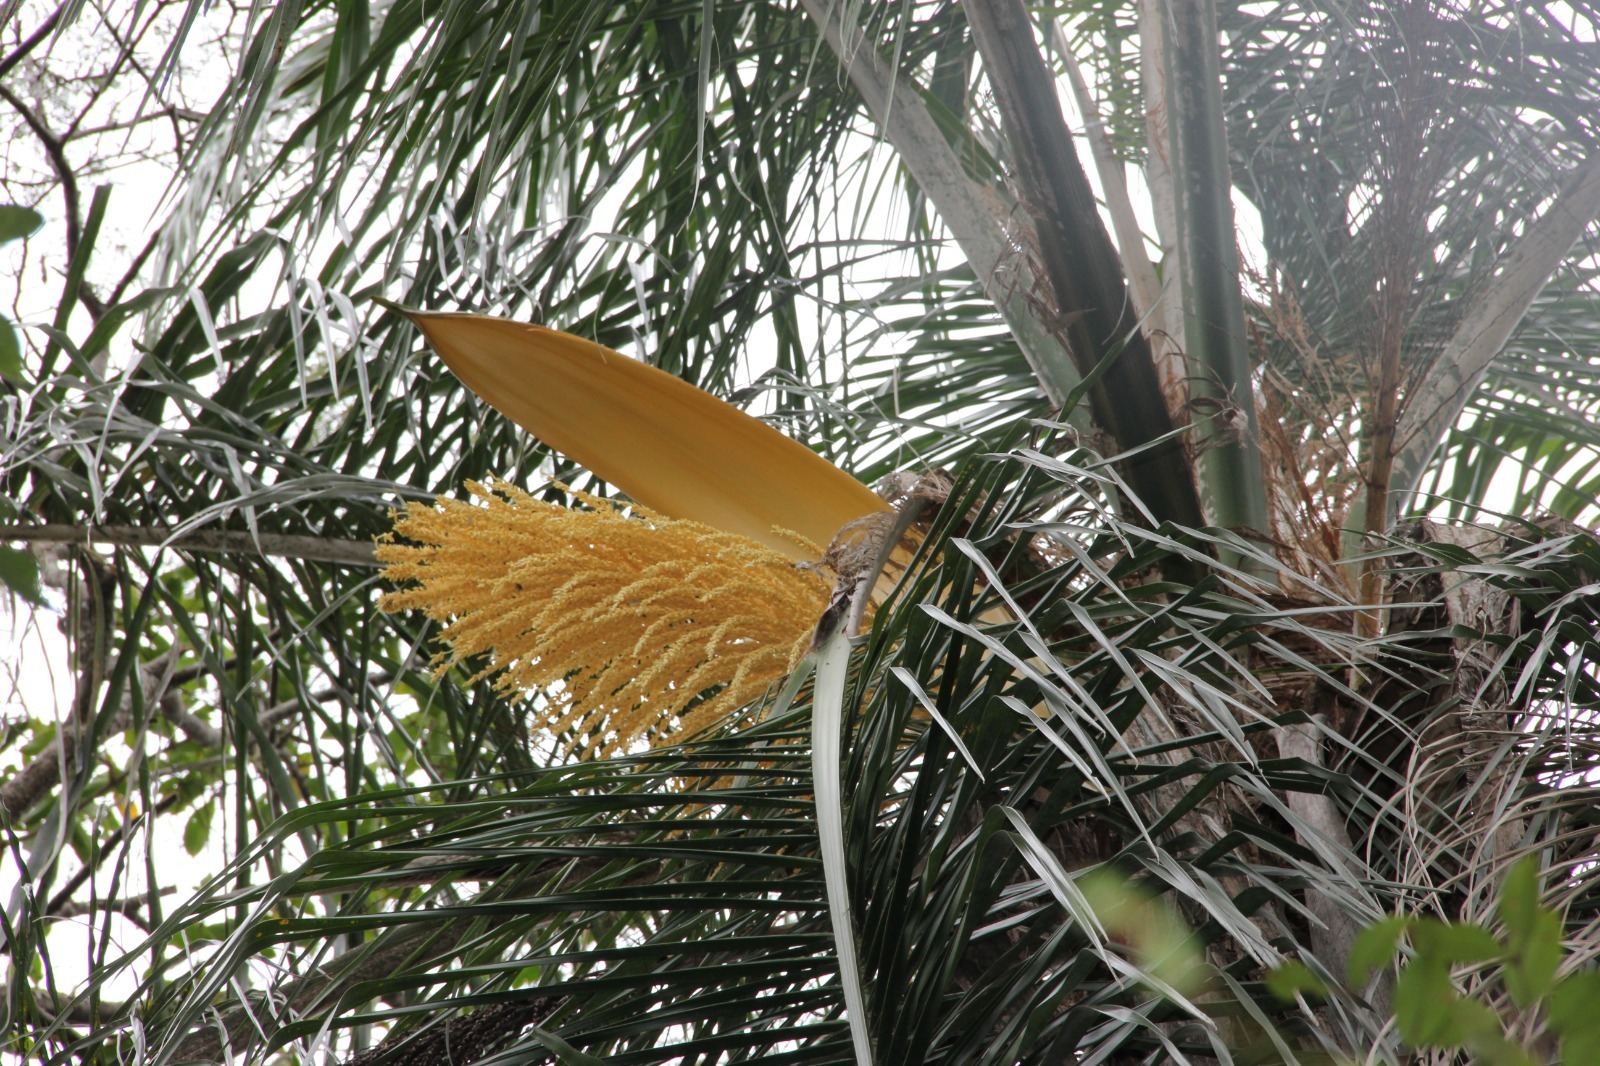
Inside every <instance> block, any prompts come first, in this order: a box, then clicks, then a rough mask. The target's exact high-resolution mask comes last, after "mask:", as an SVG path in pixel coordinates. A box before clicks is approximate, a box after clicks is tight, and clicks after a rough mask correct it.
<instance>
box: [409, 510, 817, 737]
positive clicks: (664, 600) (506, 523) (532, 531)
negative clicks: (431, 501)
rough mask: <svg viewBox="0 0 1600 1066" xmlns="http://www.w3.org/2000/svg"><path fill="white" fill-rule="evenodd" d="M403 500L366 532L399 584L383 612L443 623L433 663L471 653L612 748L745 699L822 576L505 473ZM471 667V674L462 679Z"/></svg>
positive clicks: (557, 723) (803, 621)
mask: <svg viewBox="0 0 1600 1066" xmlns="http://www.w3.org/2000/svg"><path fill="white" fill-rule="evenodd" d="M467 488H468V490H469V491H470V492H471V493H472V495H473V496H474V497H475V498H476V501H477V502H476V503H470V502H466V501H461V500H449V499H443V498H441V499H439V500H438V501H437V502H436V503H435V505H434V506H433V507H412V508H410V509H408V510H407V511H406V512H405V513H404V515H402V516H400V517H399V518H398V519H397V520H396V522H395V533H396V534H398V535H399V537H402V538H404V539H405V540H406V541H410V542H413V543H409V544H408V543H403V542H402V541H400V540H397V539H395V537H393V536H388V537H384V538H383V539H382V540H381V541H380V543H379V545H378V560H379V561H380V562H382V563H383V564H385V566H386V569H385V570H384V576H385V577H387V578H388V579H389V580H391V581H394V582H396V583H401V584H405V583H415V584H414V586H413V587H411V588H405V589H402V590H401V591H399V592H393V593H390V594H388V595H386V596H385V597H384V599H383V608H384V609H385V610H389V611H399V610H406V609H409V608H418V609H421V610H422V611H424V612H426V613H427V615H428V617H430V618H432V619H434V620H435V621H438V622H442V623H445V628H444V632H443V636H444V639H445V640H446V641H447V642H448V643H449V645H450V651H449V652H447V653H444V654H442V655H441V656H439V658H438V660H436V665H437V666H438V669H439V670H441V671H443V670H444V669H447V668H448V667H450V666H452V665H454V664H455V663H458V662H461V661H462V660H465V659H469V658H472V657H474V656H478V655H487V656H488V660H489V661H488V666H487V667H486V668H485V669H483V670H482V671H481V672H480V673H479V674H478V675H476V676H477V677H484V676H487V675H490V674H495V673H498V674H499V677H498V678H497V680H496V684H497V685H498V686H499V687H500V688H501V689H502V690H505V691H513V690H521V691H526V692H538V693H541V694H543V696H544V698H545V699H546V700H547V701H548V704H549V707H550V708H551V710H552V712H553V717H552V721H551V722H550V730H551V732H552V733H553V734H554V735H555V736H556V737H557V738H558V739H559V740H560V742H561V743H562V744H564V745H565V746H566V747H567V748H568V749H569V750H570V751H572V752H574V753H578V754H600V753H605V752H612V751H625V750H627V749H628V748H629V747H630V746H631V745H632V744H633V743H634V742H635V741H638V740H639V739H641V738H645V737H649V738H651V739H654V738H656V737H659V736H662V735H665V734H668V733H672V732H676V731H679V730H693V729H697V728H699V727H700V726H702V725H705V724H707V723H709V722H711V721H713V720H714V719H716V718H717V717H719V716H721V715H724V714H727V713H728V712H730V711H733V710H735V709H737V708H738V707H741V706H743V705H744V704H746V703H749V702H750V701H751V700H754V699H756V698H758V697H759V696H760V695H761V694H762V693H763V692H764V691H766V689H767V688H768V686H769V685H771V683H772V682H773V681H775V680H776V679H777V678H779V677H781V676H782V675H783V674H784V673H786V672H787V671H788V669H789V668H790V666H791V665H792V663H793V661H794V660H795V659H797V658H798V656H799V654H800V652H802V651H803V650H804V646H805V641H806V640H807V639H808V638H809V636H810V633H811V627H812V626H813V625H814V624H815V622H816V619H817V617H818V615H819V614H820V613H821V612H822V609H823V607H824V606H825V605H826V603H827V598H828V592H829V589H830V584H829V582H828V581H826V580H824V579H823V578H822V577H821V576H819V575H817V574H816V573H814V572H808V571H806V570H803V569H799V568H797V567H796V566H795V565H794V564H793V563H791V562H790V561H789V560H788V559H786V558H784V557H783V556H782V555H779V554H778V553H777V552H775V551H773V550H772V549H770V548H767V547H765V546H763V545H761V544H758V543H756V542H755V541H752V540H749V539H747V538H745V537H741V536H737V535H735V534H732V533H724V532H722V531H720V530H716V529H713V528H711V527H710V526H705V525H701V524H699V523H697V522H686V521H680V520H676V519H671V518H665V517H663V516H661V515H657V514H654V513H652V512H649V511H646V510H644V509H643V508H639V507H634V508H632V514H631V515H629V514H624V513H623V512H622V511H620V510H619V509H618V508H617V506H616V505H614V504H612V503H610V502H608V501H606V500H601V499H597V498H595V497H593V496H589V495H586V494H583V493H574V494H573V495H574V497H575V499H576V500H577V501H578V502H579V503H581V504H583V505H584V506H585V508H586V509H583V510H578V509H569V508H566V507H559V506H556V505H554V504H550V503H545V502H543V501H541V500H537V499H535V498H534V497H532V496H530V495H528V494H527V493H525V492H522V491H520V490H518V489H516V488H513V487H511V486H507V485H496V486H494V488H493V489H488V488H485V487H484V486H482V485H479V484H477V483H475V482H468V483H467ZM475 679H476V678H475Z"/></svg>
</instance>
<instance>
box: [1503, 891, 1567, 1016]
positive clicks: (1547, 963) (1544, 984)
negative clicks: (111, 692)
mask: <svg viewBox="0 0 1600 1066" xmlns="http://www.w3.org/2000/svg"><path fill="white" fill-rule="evenodd" d="M1520 939H1521V943H1516V942H1515V941H1513V944H1512V947H1511V950H1510V952H1509V953H1508V957H1507V959H1506V964H1505V981H1506V988H1507V989H1509V990H1510V992H1511V997H1512V999H1514V1000H1515V1001H1516V1003H1517V1006H1519V1007H1522V1008H1524V1009H1526V1008H1529V1007H1532V1006H1533V1005H1534V1004H1535V1003H1537V1002H1538V1001H1539V999H1540V998H1541V997H1543V996H1544V995H1545V994H1546V993H1547V992H1549V991H1550V988H1551V986H1552V985H1553V984H1554V983H1555V979H1556V971H1557V970H1558V969H1560V967H1561V960H1562V958H1563V957H1564V956H1565V955H1566V947H1565V946H1564V945H1563V944H1562V943H1561V916H1560V915H1558V914H1556V913H1555V912H1554V911H1552V910H1549V909H1548V908H1545V907H1540V908H1538V910H1537V911H1535V913H1534V915H1533V921H1532V923H1531V924H1530V925H1529V926H1528V928H1527V931H1526V933H1525V934H1524V936H1523V937H1521V938H1520Z"/></svg>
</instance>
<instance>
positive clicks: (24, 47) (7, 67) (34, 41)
mask: <svg viewBox="0 0 1600 1066" xmlns="http://www.w3.org/2000/svg"><path fill="white" fill-rule="evenodd" d="M66 10H67V5H66V4H62V5H61V6H60V7H58V8H56V9H55V10H54V11H52V12H50V17H49V18H47V19H45V20H44V21H43V22H41V23H40V24H39V28H38V29H36V30H34V31H33V32H32V33H30V34H28V36H27V38H26V39H25V40H23V42H22V43H21V44H19V45H17V47H16V48H15V49H14V50H13V51H12V53H11V54H10V55H8V56H6V57H5V58H4V59H0V78H3V77H5V76H6V75H7V74H9V73H11V68H12V67H14V66H16V65H17V64H18V63H20V62H22V61H23V60H24V59H26V58H27V57H28V53H29V52H32V51H33V50H34V49H35V48H37V47H39V44H40V42H41V41H43V40H44V39H45V38H46V37H48V36H50V34H51V33H52V32H54V30H55V28H56V24H57V23H58V22H60V21H61V16H62V15H63V14H64V13H65V12H66Z"/></svg>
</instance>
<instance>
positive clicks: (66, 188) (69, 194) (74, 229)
mask: <svg viewBox="0 0 1600 1066" xmlns="http://www.w3.org/2000/svg"><path fill="white" fill-rule="evenodd" d="M0 100H4V101H5V102H6V103H8V104H10V105H11V106H12V108H13V109H14V110H15V111H16V112H17V114H19V115H21V116H22V121H23V122H25V123H27V126H28V128H29V129H30V130H32V131H33V134H34V136H35V137H38V138H39V143H40V144H42V145H44V153H45V155H47V156H49V157H50V165H51V166H52V167H53V168H55V172H56V177H57V179H59V180H60V182H61V197H62V199H64V200H65V201H66V206H67V220H66V221H67V259H68V260H69V261H70V260H71V259H72V258H73V257H75V256H76V255H77V254H78V244H79V242H80V241H82V239H83V206H82V202H81V199H80V197H79V195H78V179H77V176H76V175H75V174H73V172H72V164H71V163H70V162H68V160H67V153H66V146H65V143H64V142H63V141H62V140H61V138H60V137H57V136H56V135H55V134H54V133H52V132H50V128H49V127H48V126H46V125H45V124H44V120H43V119H42V118H40V117H39V116H38V115H36V114H35V113H34V111H33V109H32V108H31V107H29V106H28V105H27V104H26V103H24V102H23V101H22V99H21V97H19V96H17V94H16V93H14V92H12V91H11V90H10V89H8V88H6V87H5V86H4V85H0ZM76 295H77V297H78V299H79V300H82V301H83V306H84V308H85V309H86V310H87V311H88V312H89V314H90V316H91V317H93V318H95V319H98V318H99V317H100V316H101V315H102V314H104V313H105V309H106V308H105V304H104V303H102V302H101V300H100V298H99V297H98V296H96V295H95V294H94V292H93V290H91V289H90V288H89V283H88V282H87V281H80V282H79V283H78V292H77V294H76Z"/></svg>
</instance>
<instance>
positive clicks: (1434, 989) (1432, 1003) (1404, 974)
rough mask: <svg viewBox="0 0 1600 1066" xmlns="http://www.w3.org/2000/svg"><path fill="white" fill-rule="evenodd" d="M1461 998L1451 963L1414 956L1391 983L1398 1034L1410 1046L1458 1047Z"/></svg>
mask: <svg viewBox="0 0 1600 1066" xmlns="http://www.w3.org/2000/svg"><path fill="white" fill-rule="evenodd" d="M1460 1002H1462V1000H1461V996H1460V995H1459V994H1458V993H1457V992H1456V990H1455V986H1454V985H1453V984H1452V983H1451V981H1450V967H1449V966H1448V965H1446V964H1445V963H1443V962H1440V961H1438V960H1436V959H1422V958H1418V959H1414V960H1413V961H1412V962H1411V963H1410V964H1409V965H1407V966H1405V967H1403V968H1402V969H1401V971H1400V977H1399V979H1398V980H1396V981H1395V985H1394V1016H1395V1021H1396V1022H1397V1023H1398V1025H1399V1028H1400V1035H1401V1037H1403V1038H1404V1039H1405V1041H1406V1043H1408V1044H1410V1045H1412V1046H1413V1047H1460V1046H1461V1045H1462V1044H1463V1043H1464V1036H1465V1034H1464V1033H1462V1032H1461V1031H1460V1030H1459V1029H1457V1028H1456V1024H1455V1023H1456V1020H1457V1018H1456V1005H1457V1004H1459V1003H1460Z"/></svg>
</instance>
